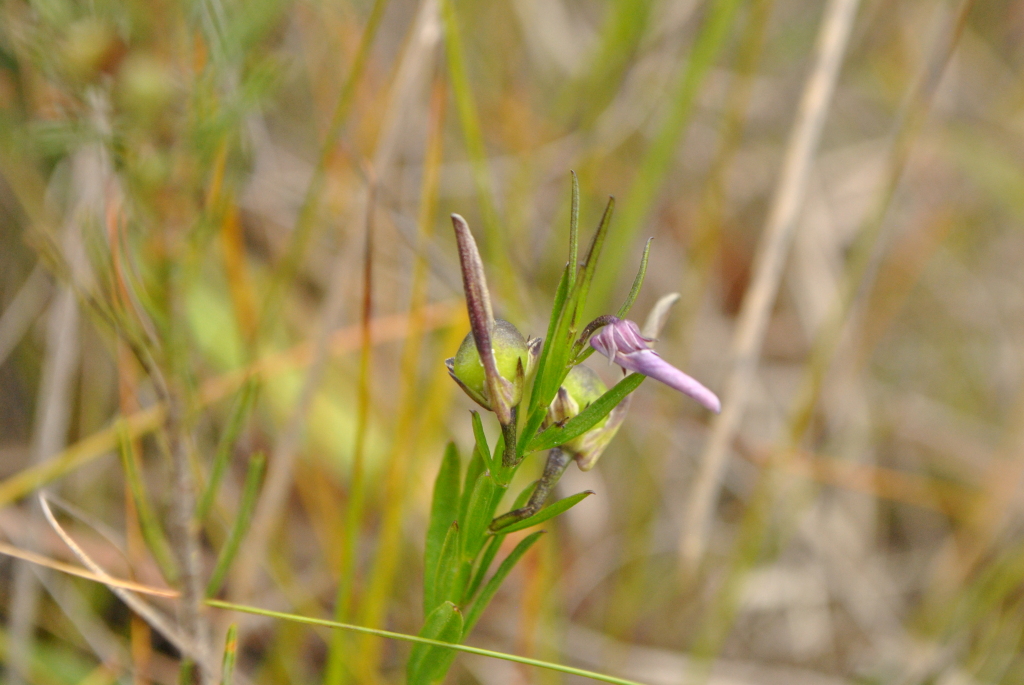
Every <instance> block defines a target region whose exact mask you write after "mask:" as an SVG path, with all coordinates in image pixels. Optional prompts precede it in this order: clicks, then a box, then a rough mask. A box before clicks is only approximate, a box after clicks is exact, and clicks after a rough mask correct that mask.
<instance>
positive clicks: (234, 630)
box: [220, 623, 238, 685]
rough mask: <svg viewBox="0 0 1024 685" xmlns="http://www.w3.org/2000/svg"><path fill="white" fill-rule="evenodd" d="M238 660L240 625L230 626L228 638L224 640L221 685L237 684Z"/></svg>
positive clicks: (233, 624)
mask: <svg viewBox="0 0 1024 685" xmlns="http://www.w3.org/2000/svg"><path fill="white" fill-rule="evenodd" d="M237 658H238V624H237V623H232V624H231V625H230V626H228V634H227V637H225V638H224V659H223V660H222V661H221V667H220V674H221V675H220V683H221V685H232V684H233V683H234V682H235V661H236V660H237Z"/></svg>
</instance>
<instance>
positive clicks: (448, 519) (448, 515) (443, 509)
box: [423, 442, 461, 616]
mask: <svg viewBox="0 0 1024 685" xmlns="http://www.w3.org/2000/svg"><path fill="white" fill-rule="evenodd" d="M460 466H461V465H460V463H459V450H458V448H457V447H455V443H453V442H450V443H448V447H447V448H445V451H444V458H443V459H442V460H441V468H440V469H439V470H438V472H437V479H436V480H435V481H434V497H433V499H432V500H431V503H430V523H429V524H428V525H427V543H426V547H425V549H424V551H423V615H424V616H427V615H428V614H429V613H430V611H431V609H432V608H433V607H431V606H429V605H430V604H431V603H433V604H435V605H436V602H435V601H434V600H433V598H434V597H435V596H436V588H435V582H436V578H437V562H438V560H439V559H440V558H441V548H442V547H444V538H445V536H446V535H447V534H448V528H449V527H451V525H452V523H455V521H456V520H457V519H458V517H459V477H460V475H461V474H460V471H461V468H460Z"/></svg>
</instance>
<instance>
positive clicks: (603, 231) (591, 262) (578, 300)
mask: <svg viewBox="0 0 1024 685" xmlns="http://www.w3.org/2000/svg"><path fill="white" fill-rule="evenodd" d="M614 211H615V198H614V197H610V198H608V204H607V205H606V206H605V208H604V214H602V215H601V223H599V224H598V225H597V230H596V231H595V232H594V239H593V240H592V241H591V242H590V249H588V250H587V259H586V261H584V262H583V269H582V270H581V273H580V280H579V282H578V283H577V284H576V289H577V291H578V293H577V295H576V297H575V298H574V299H572V301H571V302H570V306H571V308H572V311H573V314H572V332H573V333H574V334H575V332H576V330H575V329H576V327H577V326H578V325H579V322H580V318H581V317H582V316H583V309H584V307H586V306H587V296H588V295H589V294H590V284H591V282H592V281H593V280H594V272H595V271H596V270H597V260H598V259H600V257H601V250H602V248H604V242H605V238H606V237H607V235H608V227H609V225H611V222H612V213H613V212H614Z"/></svg>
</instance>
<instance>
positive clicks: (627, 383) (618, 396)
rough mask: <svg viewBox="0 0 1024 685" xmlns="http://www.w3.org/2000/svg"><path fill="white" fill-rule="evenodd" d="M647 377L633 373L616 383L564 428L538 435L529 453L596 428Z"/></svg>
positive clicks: (566, 440)
mask: <svg viewBox="0 0 1024 685" xmlns="http://www.w3.org/2000/svg"><path fill="white" fill-rule="evenodd" d="M645 378H647V376H645V375H643V374H642V373H631V374H629V375H628V376H626V377H625V378H623V379H622V380H621V381H619V382H618V383H616V384H615V385H614V386H613V387H612V389H611V390H609V391H608V392H606V393H605V394H603V395H601V396H600V397H599V398H597V399H596V400H595V401H594V402H592V403H591V404H590V406H589V407H587V408H586V409H584V410H583V411H581V412H580V413H579V414H577V415H576V416H574V417H572V418H571V419H569V420H568V421H566V422H565V425H564V426H562V427H558V426H551V427H550V428H548V429H547V430H545V431H543V432H541V433H538V434H537V436H536V437H534V438H533V440H531V441H530V444H529V445H527V448H526V451H527V452H537V451H539V450H547V449H551V448H552V447H558V446H559V445H564V444H565V443H567V442H569V441H570V440H572V439H573V438H575V437H578V436H580V435H583V434H584V433H586V432H587V431H588V430H590V429H591V428H593V427H594V425H595V424H597V422H598V421H600V420H601V419H603V418H604V417H606V416H608V414H609V412H611V410H612V409H614V408H615V407H616V406H617V405H618V404H619V402H621V401H622V400H623V399H624V398H625V397H626V395H628V394H629V393H631V392H633V391H634V390H636V389H637V388H638V387H640V384H641V383H643V382H644V379H645Z"/></svg>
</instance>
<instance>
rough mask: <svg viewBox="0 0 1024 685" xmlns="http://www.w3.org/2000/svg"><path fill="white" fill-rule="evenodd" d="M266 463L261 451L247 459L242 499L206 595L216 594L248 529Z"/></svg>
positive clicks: (214, 568)
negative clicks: (247, 466) (247, 467)
mask: <svg viewBox="0 0 1024 685" xmlns="http://www.w3.org/2000/svg"><path fill="white" fill-rule="evenodd" d="M266 464H267V458H266V456H264V454H263V453H262V452H256V453H255V454H253V455H252V458H251V459H250V460H249V470H248V472H247V473H246V474H245V488H244V489H243V490H242V501H241V503H240V504H239V505H238V516H236V517H235V522H234V523H233V524H232V525H231V532H230V533H229V534H228V539H227V541H226V542H225V543H224V546H223V547H222V548H221V550H220V554H219V555H218V557H217V564H216V566H214V567H213V573H211V574H210V582H209V583H207V585H206V596H207V597H213V596H214V595H216V594H217V593H218V592H219V591H220V588H221V585H223V584H224V579H225V578H226V577H227V574H228V569H230V568H231V562H233V561H234V560H235V555H236V554H238V548H239V547H240V546H241V544H242V540H243V539H244V538H245V534H246V533H247V532H248V531H249V523H250V522H251V521H252V512H253V510H254V509H255V508H256V500H257V499H258V496H259V492H260V484H261V483H262V482H263V471H264V468H265V467H266Z"/></svg>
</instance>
